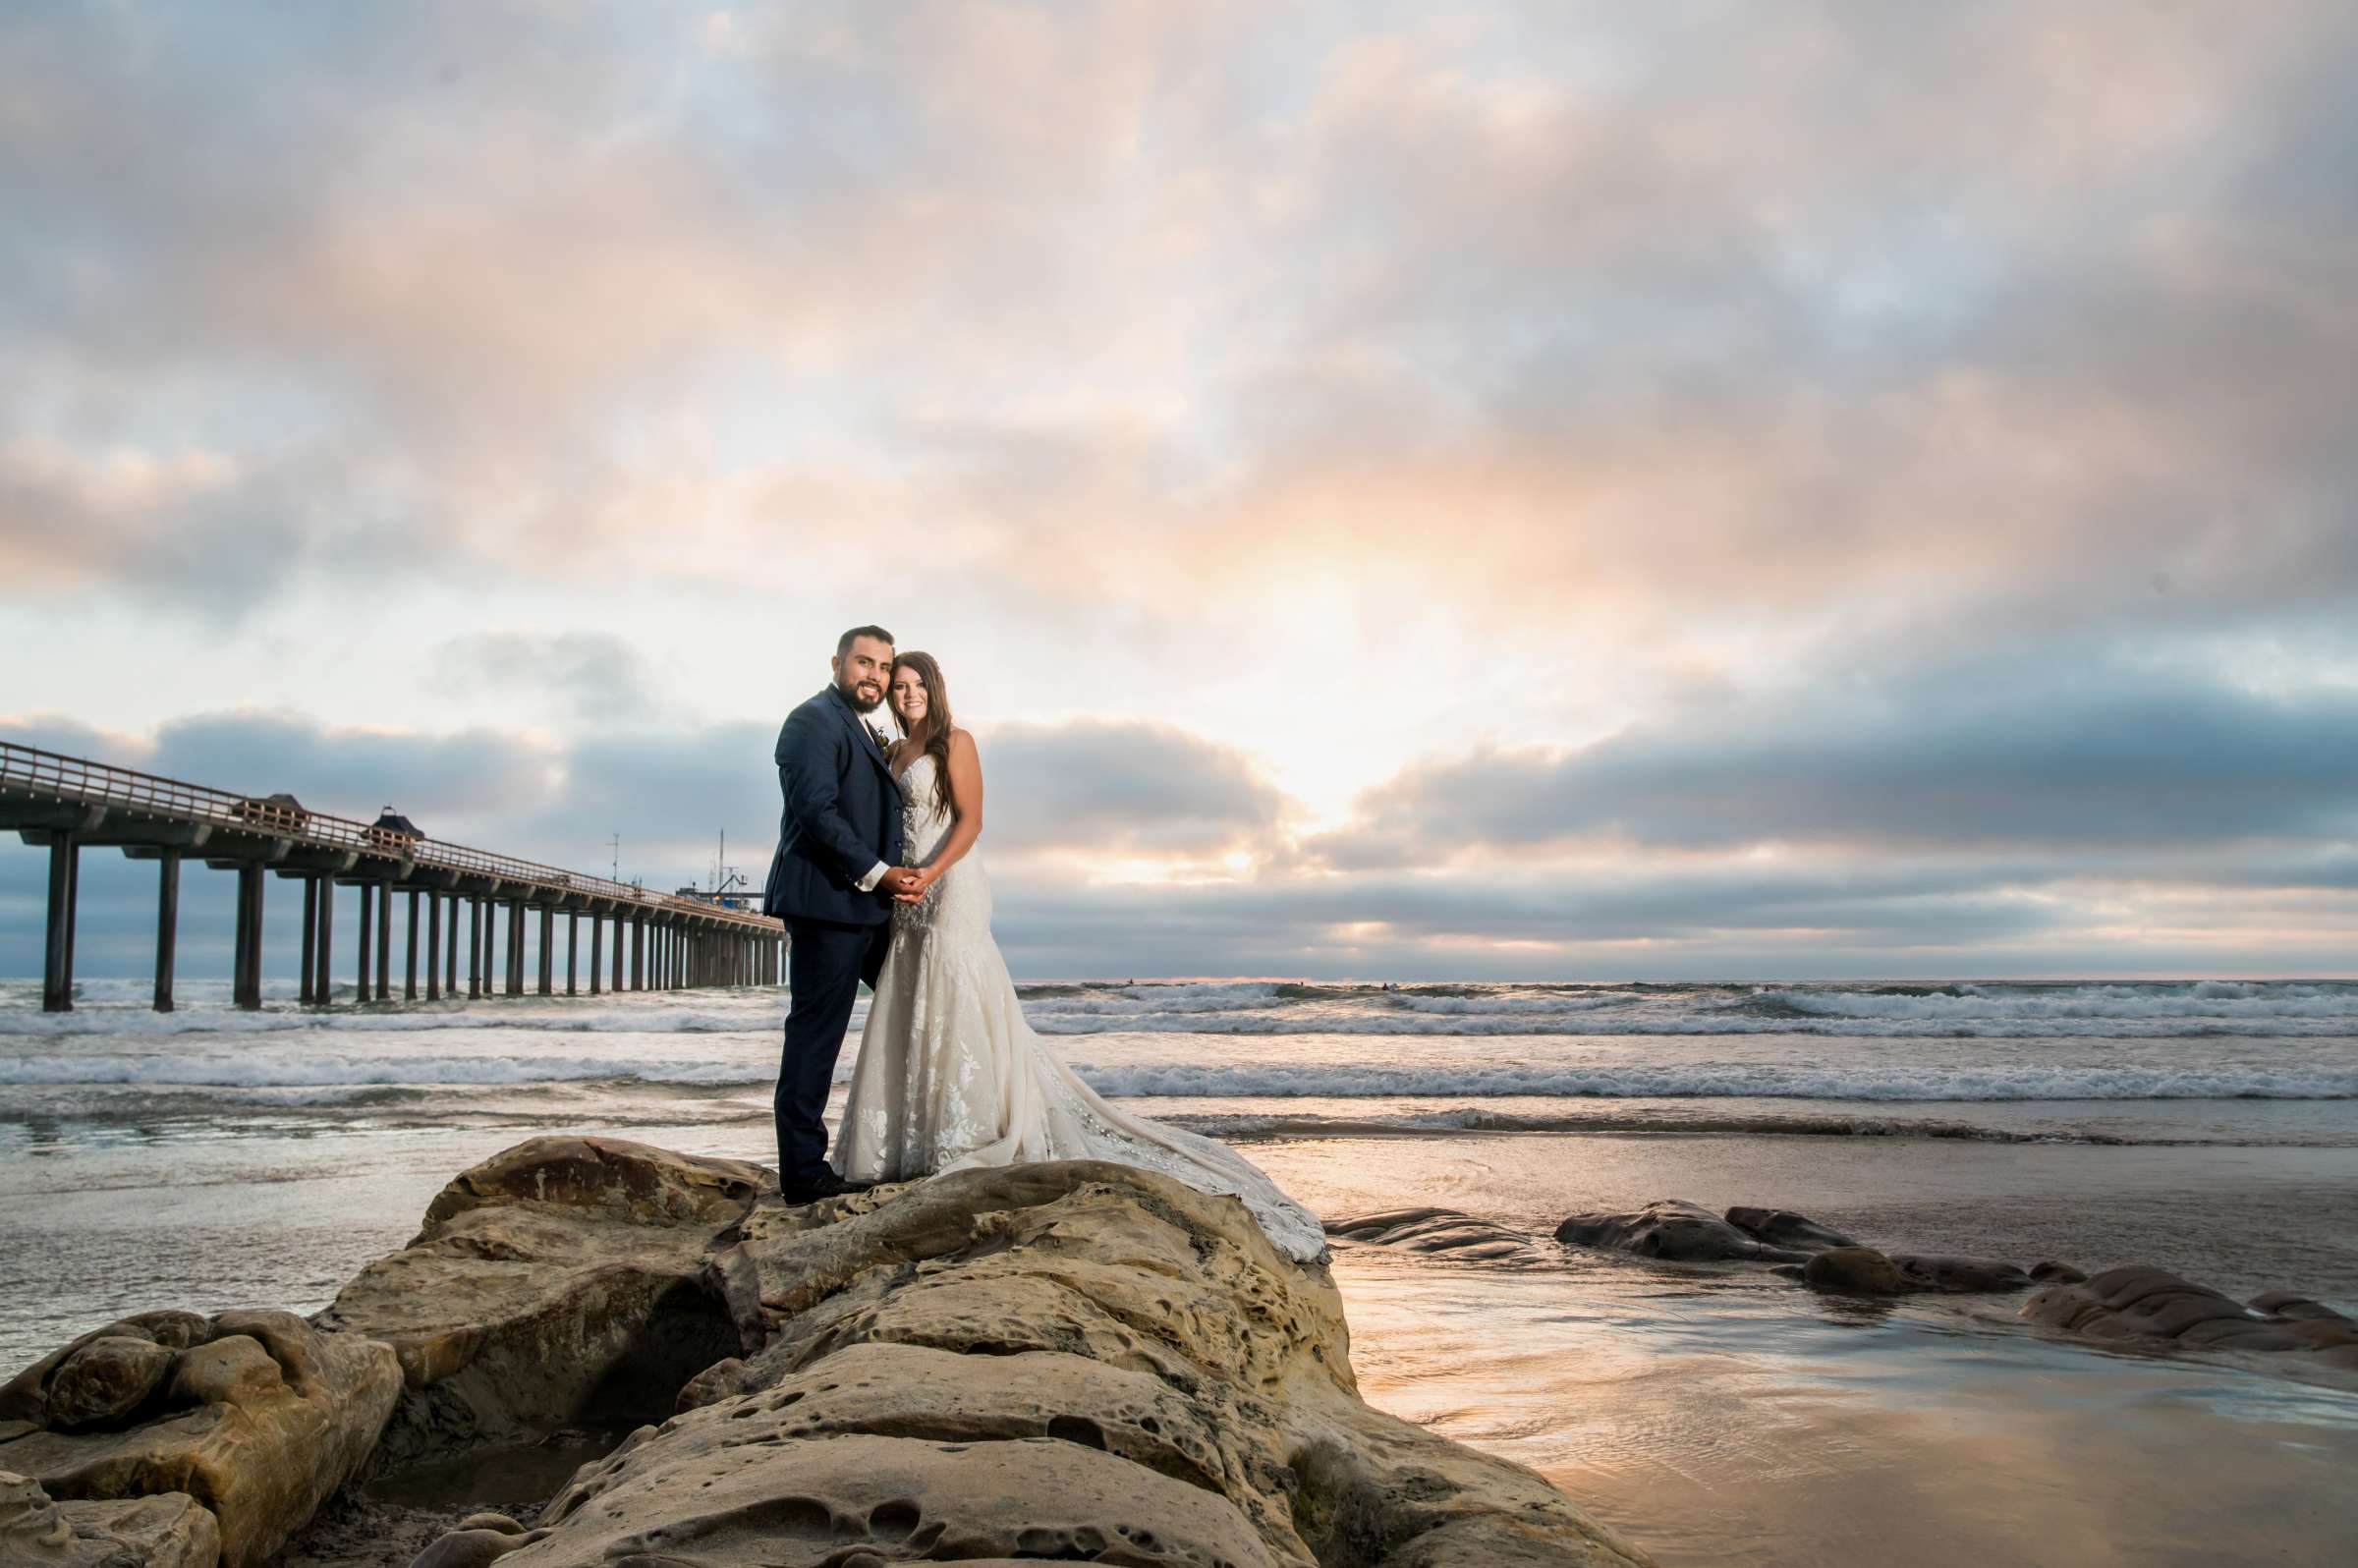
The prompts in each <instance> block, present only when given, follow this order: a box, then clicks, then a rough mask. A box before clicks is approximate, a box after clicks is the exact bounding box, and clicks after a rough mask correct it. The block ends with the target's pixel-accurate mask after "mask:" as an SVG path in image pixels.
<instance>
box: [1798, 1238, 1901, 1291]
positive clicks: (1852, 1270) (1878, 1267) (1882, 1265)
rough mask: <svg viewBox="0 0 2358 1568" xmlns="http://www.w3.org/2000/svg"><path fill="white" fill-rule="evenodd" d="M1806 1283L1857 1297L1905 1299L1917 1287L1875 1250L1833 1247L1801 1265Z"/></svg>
mask: <svg viewBox="0 0 2358 1568" xmlns="http://www.w3.org/2000/svg"><path fill="white" fill-rule="evenodd" d="M1801 1277H1802V1280H1803V1282H1804V1283H1806V1284H1810V1285H1814V1286H1816V1287H1817V1288H1818V1289H1820V1290H1831V1291H1840V1292H1843V1293H1844V1294H1847V1295H1853V1296H1904V1295H1906V1294H1907V1293H1908V1292H1909V1291H1910V1290H1912V1289H1914V1288H1916V1287H1915V1286H1914V1285H1912V1284H1911V1283H1910V1281H1909V1279H1908V1276H1907V1275H1906V1274H1904V1273H1902V1272H1901V1271H1900V1267H1899V1265H1898V1264H1897V1263H1895V1262H1893V1261H1892V1260H1890V1259H1888V1258H1885V1257H1884V1256H1883V1255H1882V1254H1881V1253H1879V1252H1877V1251H1876V1250H1875V1249H1874V1248H1872V1247H1829V1248H1827V1249H1826V1250H1825V1252H1822V1253H1818V1254H1815V1255H1813V1256H1812V1257H1811V1259H1810V1260H1809V1261H1808V1262H1806V1263H1804V1264H1802V1265H1801Z"/></svg>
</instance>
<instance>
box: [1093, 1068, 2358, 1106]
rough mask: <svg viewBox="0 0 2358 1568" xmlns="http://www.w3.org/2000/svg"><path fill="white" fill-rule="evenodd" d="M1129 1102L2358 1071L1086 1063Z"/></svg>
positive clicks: (2202, 1088)
mask: <svg viewBox="0 0 2358 1568" xmlns="http://www.w3.org/2000/svg"><path fill="white" fill-rule="evenodd" d="M1074 1065H1075V1068H1076V1070H1077V1071H1079V1072H1080V1074H1081V1075H1082V1076H1083V1077H1084V1078H1086V1079H1088V1080H1089V1082H1090V1083H1091V1084H1092V1085H1094V1086H1095V1088H1096V1090H1097V1091H1098V1092H1100V1093H1104V1094H1111V1095H1117V1096H1141V1097H1144V1096H1181V1097H1190V1098H1220V1099H1228V1098H1257V1099H1299V1098H1319V1099H1363V1098H1378V1099H1395V1098H1397V1099H1406V1098H1416V1097H1420V1096H1435V1095H1448V1096H1461V1097H1462V1096H1474V1097H1480V1098H1509V1097H1518V1096H1524V1095H1536V1094H1545V1095H1558V1096H1566V1097H1581V1096H1606V1097H1614V1098H1634V1099H1689V1098H1716V1097H1735V1098H1744V1099H1835V1100H2080V1099H2090V1100H2094V1099H2104V1100H2114V1099H2358V1066H2346V1067H2333V1066H2318V1065H2314V1064H2311V1065H2306V1066H2303V1067H2300V1068H2297V1069H2285V1070H2271V1069H2267V1068H2253V1067H2231V1068H2201V1067H2190V1068H2175V1067H2159V1066H2137V1067H2127V1066H2123V1067H2103V1066H2008V1067H1997V1066H1988V1065H1984V1066H1976V1067H1955V1068H1950V1067H1941V1066H1937V1065H1933V1064H1928V1063H1923V1062H1915V1063H1908V1064H1904V1065H1900V1064H1894V1065H1891V1066H1877V1065H1872V1064H1862V1063H1855V1062H1854V1063H1845V1064H1841V1065H1833V1064H1827V1065H1825V1066H1791V1065H1783V1064H1777V1063H1767V1062H1727V1063H1719V1062H1704V1063H1694V1064H1686V1065H1680V1066H1675V1067H1646V1066H1627V1065H1615V1066H1589V1067H1570V1068H1565V1067H1537V1066H1534V1067H1524V1066H1513V1067H1481V1066H1462V1065H1461V1066H1454V1067H1448V1068H1421V1067H1397V1066H1386V1065H1382V1064H1379V1063H1375V1062H1352V1063H1342V1064H1325V1063H1321V1064H1318V1065H1298V1064H1291V1063H1268V1064H1254V1065H1249V1066H1244V1065H1224V1066H1209V1065H1207V1066H1194V1065H1174V1064H1157V1065H1107V1066H1097V1065H1093V1064H1090V1063H1075V1064H1074Z"/></svg>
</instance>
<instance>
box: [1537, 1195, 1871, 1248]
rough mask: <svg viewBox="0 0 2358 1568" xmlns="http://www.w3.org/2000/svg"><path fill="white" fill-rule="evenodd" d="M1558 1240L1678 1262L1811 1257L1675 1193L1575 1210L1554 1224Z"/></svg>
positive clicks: (1579, 1245)
mask: <svg viewBox="0 0 2358 1568" xmlns="http://www.w3.org/2000/svg"><path fill="white" fill-rule="evenodd" d="M1742 1212H1746V1213H1754V1212H1766V1211H1763V1210H1742ZM1784 1217H1788V1218H1797V1217H1798V1216H1784ZM1829 1234H1830V1233H1829ZM1555 1239H1556V1240H1557V1241H1560V1242H1569V1243H1571V1244H1572V1245H1574V1246H1576V1247H1606V1248H1611V1249H1612V1250H1614V1251H1615V1252H1624V1253H1634V1254H1636V1255H1637V1256H1638V1257H1640V1258H1660V1259H1664V1260H1670V1261H1675V1262H1717V1261H1721V1260H1738V1261H1743V1262H1761V1263H1800V1262H1807V1261H1808V1260H1809V1256H1810V1255H1809V1253H1808V1252H1806V1251H1803V1250H1801V1249H1799V1248H1795V1247H1786V1246H1777V1245H1772V1244H1770V1243H1768V1242H1765V1241H1763V1240H1762V1239H1761V1238H1760V1237H1758V1236H1756V1235H1753V1234H1752V1233H1751V1232H1749V1231H1745V1230H1742V1229H1739V1228H1738V1227H1737V1226H1735V1225H1734V1224H1731V1223H1730V1222H1729V1221H1728V1220H1726V1219H1723V1218H1721V1217H1720V1216H1719V1215H1717V1214H1714V1213H1712V1211H1711V1210H1710V1209H1708V1208H1705V1207H1702V1206H1701V1205H1700V1204H1690V1203H1687V1202H1685V1201H1684V1200H1682V1199H1676V1198H1665V1199H1659V1200H1657V1201H1656V1202H1654V1203H1651V1204H1647V1205H1646V1206H1645V1207H1644V1208H1641V1209H1638V1210H1637V1211H1635V1212H1634V1213H1623V1214H1611V1213H1600V1214H1574V1215H1573V1216H1571V1217H1570V1218H1569V1219H1567V1220H1565V1221H1564V1222H1563V1223H1562V1224H1560V1225H1558V1226H1556V1227H1555Z"/></svg>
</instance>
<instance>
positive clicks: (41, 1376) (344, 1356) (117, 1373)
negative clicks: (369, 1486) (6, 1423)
mask: <svg viewBox="0 0 2358 1568" xmlns="http://www.w3.org/2000/svg"><path fill="white" fill-rule="evenodd" d="M175 1345H177V1346H178V1347H181V1348H175ZM400 1388H401V1373H400V1368H399V1366H398V1364H397V1363H396V1362H395V1360H394V1357H393V1353H392V1352H391V1351H390V1350H388V1349H387V1348H386V1347H384V1346H382V1345H379V1344H376V1343H373V1342H372V1341H369V1340H366V1339H362V1338H358V1337H352V1336H340V1335H331V1334H322V1333H321V1332H319V1331H318V1330H317V1329H315V1328H313V1327H312V1326H311V1325H310V1324H309V1323H307V1322H305V1321H304V1320H303V1319H302V1318H300V1317H297V1316H294V1315H293V1314H292V1313H281V1312H234V1313H223V1314H221V1315H220V1316H217V1317H212V1318H205V1317H201V1316H197V1315H196V1314H194V1313H179V1312H170V1313H160V1314H156V1313H151V1314H143V1315H141V1316H138V1317H134V1318H130V1319H126V1320H125V1321H124V1322H121V1323H115V1324H110V1325H109V1326H108V1327H106V1328H103V1329H100V1330H99V1331H98V1332H97V1333H95V1334H87V1335H84V1336H83V1338H81V1339H79V1340H77V1341H75V1342H74V1343H73V1344H71V1345H69V1346H67V1347H66V1348H65V1349H64V1350H62V1351H60V1352H58V1353H57V1354H55V1355H53V1356H50V1357H48V1358H46V1359H44V1360H43V1361H41V1362H39V1363H37V1364H35V1365H34V1366H33V1367H31V1368H29V1369H28V1370H27V1371H26V1372H23V1373H21V1374H20V1375H19V1376H18V1377H16V1378H15V1379H14V1380H12V1381H11V1382H10V1383H9V1385H8V1387H7V1388H6V1389H5V1390H0V1414H7V1415H10V1416H14V1417H16V1418H17V1419H19V1420H23V1421H25V1422H27V1424H28V1426H29V1427H30V1428H31V1429H29V1430H27V1431H25V1432H23V1433H22V1434H21V1435H18V1436H16V1437H13V1438H11V1439H9V1440H8V1441H7V1442H6V1443H5V1444H0V1460H4V1461H5V1462H6V1464H7V1466H8V1468H9V1469H10V1470H11V1471H14V1472H18V1473H21V1474H22V1475H24V1476H26V1477H28V1478H30V1479H31V1481H32V1482H34V1483H37V1484H39V1485H40V1486H41V1487H42V1488H43V1489H44V1490H45V1492H46V1494H47V1495H48V1496H49V1497H52V1498H55V1499H58V1500H59V1501H60V1502H61V1504H64V1503H65V1502H66V1500H67V1499H76V1500H88V1501H90V1502H92V1503H96V1502H99V1501H102V1500H108V1499H116V1500H121V1501H122V1502H123V1503H124V1504H125V1505H127V1506H128V1505H129V1504H132V1503H136V1502H137V1501H138V1500H139V1499H140V1498H149V1499H153V1498H159V1497H169V1496H180V1497H182V1498H183V1501H184V1503H185V1504H186V1508H193V1509H195V1510H196V1511H197V1513H200V1514H202V1515H203V1516H204V1518H203V1520H202V1522H201V1523H199V1522H197V1521H195V1520H193V1519H192V1520H186V1521H185V1522H181V1523H173V1522H172V1521H176V1520H180V1519H181V1516H182V1514H184V1513H185V1511H186V1509H184V1508H182V1507H181V1506H180V1505H162V1504H159V1505H158V1507H157V1508H149V1509H145V1510H140V1509H137V1508H133V1509H131V1510H130V1511H129V1512H120V1511H119V1514H118V1515H117V1516H110V1518H111V1519H112V1520H113V1522H111V1523H107V1524H106V1525H105V1526H104V1528H105V1529H107V1530H112V1531H116V1532H118V1533H120V1532H123V1531H126V1530H132V1529H134V1527H137V1529H139V1530H149V1527H150V1526H153V1527H154V1530H153V1531H150V1534H153V1533H154V1531H161V1532H162V1533H163V1535H162V1536H159V1537H158V1540H164V1539H165V1538H167V1537H168V1538H170V1540H173V1541H177V1542H179V1543H178V1544H175V1545H171V1546H170V1549H169V1550H168V1551H167V1550H166V1548H165V1546H163V1545H159V1546H158V1547H157V1548H156V1551H157V1552H162V1553H163V1555H161V1556H158V1555H156V1554H155V1553H153V1552H151V1553H150V1555H149V1557H147V1558H144V1559H141V1558H132V1559H126V1560H130V1561H154V1562H163V1561H179V1560H181V1558H175V1557H173V1556H171V1555H170V1552H171V1551H178V1552H180V1553H181V1554H182V1556H183V1557H185V1558H186V1560H187V1561H189V1562H190V1563H191V1564H192V1565H194V1568H210V1564H211V1562H212V1561H213V1560H214V1556H215V1555H216V1554H217V1556H218V1559H219V1561H220V1562H221V1563H222V1564H224V1565H226V1568H255V1565H258V1564H261V1563H263V1562H265V1561H267V1560H268V1559H269V1558H270V1556H271V1555H272V1554H274V1553H275V1552H276V1551H277V1550H278V1549H279V1547H280V1546H282V1545H284V1544H285V1543H286V1541H287V1539H288V1538H289V1537H290V1536H291V1535H293V1534H294V1532H296V1531H297V1530H299V1529H301V1528H302V1527H303V1526H304V1524H305V1523H306V1522H307V1521H309V1519H310V1517H311V1514H312V1512H313V1511H314V1510H315V1509H317V1507H318V1506H319V1504H320V1503H321V1502H322V1501H324V1500H325V1499H326V1498H327V1497H328V1496H329V1495H331V1494H332V1493H333V1492H334V1491H335V1490H336V1488H337V1487H339V1486H341V1485H343V1484H344V1483H345V1482H346V1481H348V1480H349V1479H351V1477H352V1476H353V1474H354V1473H355V1472H356V1471H357V1470H358V1469H359V1468H360V1466H361V1463H362V1461H364V1460H365V1459H366V1458H367V1456H368V1454H369V1452H370V1450H371V1449H372V1448H373V1447H374V1446H375V1443H376V1438H377V1434H378V1432H379V1431H381V1430H382V1429H383V1428H384V1425H385V1419H386V1417H387V1416H388V1415H390V1414H391V1412H392V1409H393V1402H394V1398H395V1396H396V1395H397V1394H398V1393H399V1392H400ZM76 1528H77V1529H78V1530H80V1529H81V1526H80V1525H79V1524H78V1525H77V1527H76ZM91 1528H92V1529H93V1530H95V1529H99V1528H100V1525H99V1522H98V1521H97V1520H96V1519H93V1520H92V1525H91ZM93 1539H95V1538H93ZM207 1542H212V1543H214V1544H211V1545H207V1544H205V1543H207Z"/></svg>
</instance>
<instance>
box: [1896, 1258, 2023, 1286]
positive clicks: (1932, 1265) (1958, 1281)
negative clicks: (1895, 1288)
mask: <svg viewBox="0 0 2358 1568" xmlns="http://www.w3.org/2000/svg"><path fill="white" fill-rule="evenodd" d="M1891 1261H1893V1262H1894V1263H1897V1264H1898V1265H1899V1271H1900V1272H1901V1273H1902V1274H1904V1275H1906V1276H1907V1278H1908V1282H1909V1284H1910V1285H1912V1286H1913V1287H1915V1288H1916V1289H1918V1290H1937V1291H1945V1292H1947V1293H1949V1294H1950V1295H1976V1294H1982V1293H1986V1292H1998V1291H2009V1290H2028V1289H2030V1286H2031V1276H2030V1275H2029V1274H2027V1273H2025V1272H2023V1270H2022V1269H2021V1267H2019V1266H2018V1265H2016V1264H2014V1263H2009V1262H2004V1261H2001V1260H1998V1259H1994V1258H1951V1257H1947V1256H1945V1255H1940V1254H1932V1253H1893V1254H1892V1255H1891Z"/></svg>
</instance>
